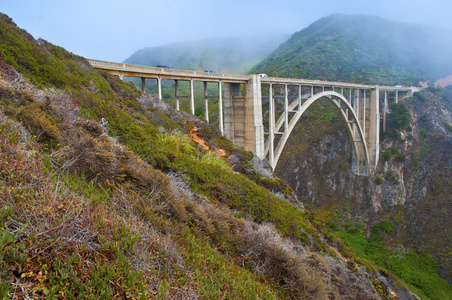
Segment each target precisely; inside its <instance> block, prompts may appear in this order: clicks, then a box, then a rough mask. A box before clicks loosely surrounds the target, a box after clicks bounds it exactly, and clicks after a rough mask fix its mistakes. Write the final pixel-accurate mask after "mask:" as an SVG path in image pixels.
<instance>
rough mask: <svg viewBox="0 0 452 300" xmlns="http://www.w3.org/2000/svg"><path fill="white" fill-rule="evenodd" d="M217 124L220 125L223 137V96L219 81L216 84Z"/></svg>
mask: <svg viewBox="0 0 452 300" xmlns="http://www.w3.org/2000/svg"><path fill="white" fill-rule="evenodd" d="M218 123H220V132H221V135H224V124H223V95H222V90H221V81H219V82H218Z"/></svg>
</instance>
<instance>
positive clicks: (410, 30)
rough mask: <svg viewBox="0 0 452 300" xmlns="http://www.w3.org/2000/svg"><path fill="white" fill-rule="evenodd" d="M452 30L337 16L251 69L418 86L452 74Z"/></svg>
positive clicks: (305, 31)
mask: <svg viewBox="0 0 452 300" xmlns="http://www.w3.org/2000/svg"><path fill="white" fill-rule="evenodd" d="M451 37H452V32H451V31H447V30H441V29H438V28H429V27H425V26H420V25H411V24H403V23H397V22H392V21H387V20H384V19H381V18H378V17H370V16H348V15H331V16H328V17H324V18H322V19H320V20H319V21H317V22H315V23H313V24H311V25H310V26H308V27H307V28H305V29H303V30H301V31H299V32H297V33H295V34H294V35H293V36H292V37H291V38H290V39H289V40H288V41H287V42H285V43H283V44H281V46H280V47H279V48H278V49H276V50H275V51H274V52H273V53H272V54H271V55H269V56H268V57H267V58H266V59H265V60H263V61H262V62H260V63H259V64H257V65H256V66H255V67H253V68H252V69H251V70H250V73H267V74H268V75H271V76H280V77H298V78H307V79H324V80H338V81H345V82H358V83H368V84H386V85H398V84H404V85H407V86H409V85H418V83H419V81H420V80H422V81H434V80H436V79H439V78H443V77H446V76H448V75H450V73H451V70H452V57H451V55H450V53H451V51H452V43H451V42H450V41H451Z"/></svg>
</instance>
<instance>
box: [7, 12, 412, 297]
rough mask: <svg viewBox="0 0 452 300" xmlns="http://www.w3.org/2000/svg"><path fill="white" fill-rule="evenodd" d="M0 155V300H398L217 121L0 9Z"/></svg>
mask: <svg viewBox="0 0 452 300" xmlns="http://www.w3.org/2000/svg"><path fill="white" fill-rule="evenodd" d="M188 133H191V134H192V135H193V134H197V135H198V136H199V137H201V138H202V139H204V140H205V141H206V143H207V145H208V146H209V147H208V148H209V149H208V150H204V149H202V148H201V147H200V146H199V144H197V143H195V142H194V140H193V139H192V138H191V137H190V136H189V135H188ZM0 149H1V151H0V266H1V267H0V299H8V298H17V299H30V298H32V299H389V298H390V297H392V293H396V294H398V295H400V296H401V297H402V296H403V297H407V296H410V293H409V292H408V291H407V289H406V288H405V287H404V284H403V282H402V281H400V280H398V279H397V278H396V277H395V276H394V275H392V274H391V273H390V272H387V271H385V270H384V269H381V268H379V267H376V266H375V265H373V264H372V263H370V262H369V261H367V260H366V259H363V258H361V257H360V256H358V255H357V253H356V252H355V251H353V250H352V249H351V248H349V247H348V246H347V244H345V243H344V242H343V241H342V240H341V239H340V238H339V237H338V236H337V235H336V234H334V233H333V232H332V231H331V230H330V229H329V228H328V227H327V226H326V225H324V224H323V222H321V221H320V220H319V219H317V218H315V217H314V216H313V215H312V214H311V213H310V212H309V211H307V210H305V209H304V208H303V205H302V203H300V202H299V201H298V200H297V198H296V197H294V196H293V192H292V190H291V189H290V188H289V187H288V185H287V184H286V182H284V181H283V180H281V179H278V178H276V177H273V176H272V174H271V172H261V171H259V170H261V169H262V165H261V163H260V162H259V161H258V160H256V159H255V158H253V155H252V154H251V153H249V152H246V151H244V150H243V149H241V148H237V147H234V146H233V145H232V144H231V142H230V141H228V140H227V139H225V138H223V137H221V136H220V135H219V134H218V131H217V129H215V128H214V127H212V126H209V125H208V124H206V123H204V122H202V121H200V120H199V119H197V118H196V117H194V116H191V115H188V114H184V113H178V112H175V111H174V110H173V109H171V108H170V107H168V106H167V105H165V104H164V103H160V102H158V101H154V100H153V98H152V97H149V96H146V95H142V94H141V93H140V92H139V91H138V90H137V89H135V88H134V87H133V86H130V85H128V84H126V83H124V82H122V81H120V80H119V79H118V78H116V77H114V76H110V75H109V74H106V73H102V72H96V71H95V70H93V69H92V68H91V67H90V65H89V64H88V62H87V61H86V60H85V59H84V58H83V57H80V56H77V55H74V54H71V53H69V52H67V51H66V50H64V49H63V48H61V47H58V46H55V45H53V44H51V43H48V42H46V41H44V40H38V41H36V40H35V39H34V38H33V37H32V36H31V35H29V34H28V33H26V32H25V31H23V30H21V29H19V28H17V26H16V25H15V24H14V23H13V22H12V20H11V19H10V18H8V17H7V16H5V15H3V14H0ZM219 149H222V151H217V150H219ZM215 151H217V152H220V153H222V154H223V155H220V156H217V155H215V153H217V152H215Z"/></svg>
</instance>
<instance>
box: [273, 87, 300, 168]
mask: <svg viewBox="0 0 452 300" xmlns="http://www.w3.org/2000/svg"><path fill="white" fill-rule="evenodd" d="M300 87H301V86H300ZM268 101H269V104H270V109H269V110H270V111H269V118H270V120H269V121H270V122H269V127H268V130H269V136H268V138H269V142H270V152H269V155H268V160H269V163H270V166H273V163H274V161H275V145H274V140H275V102H274V100H273V85H272V84H271V83H270V87H269V90H268Z"/></svg>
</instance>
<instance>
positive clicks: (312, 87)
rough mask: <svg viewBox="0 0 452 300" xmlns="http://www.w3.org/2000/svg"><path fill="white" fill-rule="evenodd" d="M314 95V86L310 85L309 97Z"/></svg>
mask: <svg viewBox="0 0 452 300" xmlns="http://www.w3.org/2000/svg"><path fill="white" fill-rule="evenodd" d="M312 96H314V86H313V85H311V97H312Z"/></svg>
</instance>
